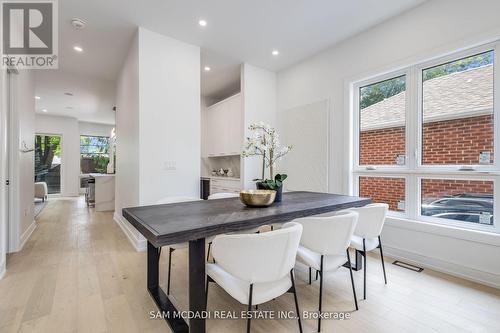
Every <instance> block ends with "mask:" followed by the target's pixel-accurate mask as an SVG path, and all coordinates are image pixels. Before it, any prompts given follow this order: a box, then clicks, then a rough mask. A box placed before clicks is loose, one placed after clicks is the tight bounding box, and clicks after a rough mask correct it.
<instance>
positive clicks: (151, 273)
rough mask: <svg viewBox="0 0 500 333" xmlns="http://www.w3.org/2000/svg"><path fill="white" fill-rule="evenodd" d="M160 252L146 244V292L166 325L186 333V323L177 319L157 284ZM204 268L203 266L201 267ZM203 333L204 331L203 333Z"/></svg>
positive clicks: (187, 328) (176, 331)
mask: <svg viewBox="0 0 500 333" xmlns="http://www.w3.org/2000/svg"><path fill="white" fill-rule="evenodd" d="M203 257H205V254H203ZM159 259H160V250H159V249H158V248H156V247H154V246H153V244H151V243H150V242H148V272H147V274H148V277H147V281H148V291H149V293H150V294H151V297H153V299H154V301H155V303H156V305H157V306H158V309H159V310H160V311H161V312H162V314H163V315H164V318H165V320H166V321H167V323H168V325H169V326H170V328H171V329H172V331H173V332H175V333H188V332H189V327H188V325H187V323H186V321H185V320H184V319H182V318H180V317H179V315H178V311H177V309H176V308H175V306H174V305H173V304H172V302H171V301H170V299H169V298H168V296H167V295H166V294H165V292H164V291H163V290H162V289H161V287H160V285H159V283H158V277H159V272H160V271H159ZM203 268H205V266H203ZM203 332H204V331H203Z"/></svg>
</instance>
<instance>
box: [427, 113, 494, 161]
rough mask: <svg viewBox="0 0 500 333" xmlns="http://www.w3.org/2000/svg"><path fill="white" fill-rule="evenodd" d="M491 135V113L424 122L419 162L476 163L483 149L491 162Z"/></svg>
mask: <svg viewBox="0 0 500 333" xmlns="http://www.w3.org/2000/svg"><path fill="white" fill-rule="evenodd" d="M493 136H494V134H493V116H492V115H487V116H481V117H470V118H462V119H453V120H446V121H438V122H434V123H428V124H425V125H424V129H423V144H424V151H423V156H422V157H423V159H422V161H423V164H478V163H479V154H480V153H481V152H483V151H489V152H490V153H491V160H490V161H491V162H493Z"/></svg>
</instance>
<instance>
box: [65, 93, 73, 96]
mask: <svg viewBox="0 0 500 333" xmlns="http://www.w3.org/2000/svg"><path fill="white" fill-rule="evenodd" d="M64 95H66V96H73V93H71V92H65V93H64Z"/></svg>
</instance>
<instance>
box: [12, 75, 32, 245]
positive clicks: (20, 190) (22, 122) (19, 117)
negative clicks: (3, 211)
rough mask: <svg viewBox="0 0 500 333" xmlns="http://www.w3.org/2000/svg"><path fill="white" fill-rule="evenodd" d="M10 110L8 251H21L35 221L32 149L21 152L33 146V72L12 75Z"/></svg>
mask: <svg viewBox="0 0 500 333" xmlns="http://www.w3.org/2000/svg"><path fill="white" fill-rule="evenodd" d="M11 80H12V84H11V87H12V92H11V96H12V112H11V114H10V125H11V149H10V155H11V157H10V165H9V168H10V170H9V178H10V181H11V185H10V191H11V192H10V193H11V197H10V219H11V221H10V224H9V233H10V243H9V252H16V251H20V250H21V249H22V247H23V245H24V243H25V242H26V241H27V240H28V238H29V236H30V235H31V233H32V232H33V230H34V229H35V222H34V185H33V184H34V180H33V179H34V173H35V170H34V153H33V152H32V151H31V152H22V151H21V149H23V148H24V144H25V145H26V147H27V148H29V149H32V148H33V146H34V142H35V138H34V119H35V99H34V96H35V86H34V79H33V73H32V72H30V71H24V70H23V71H20V72H19V74H14V75H11Z"/></svg>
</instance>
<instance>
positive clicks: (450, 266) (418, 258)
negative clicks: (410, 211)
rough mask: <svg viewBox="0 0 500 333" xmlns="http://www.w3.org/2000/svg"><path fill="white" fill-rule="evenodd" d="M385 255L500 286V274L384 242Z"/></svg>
mask: <svg viewBox="0 0 500 333" xmlns="http://www.w3.org/2000/svg"><path fill="white" fill-rule="evenodd" d="M385 255H387V256H390V257H393V258H395V259H400V260H404V261H405V262H408V263H410V264H414V265H417V266H422V267H424V268H429V269H432V270H435V271H438V272H442V273H446V274H449V275H453V276H456V277H459V278H463V279H466V280H470V281H473V282H477V283H480V284H484V285H487V286H490V287H493V288H500V275H498V274H492V273H489V272H484V271H480V270H477V269H474V268H470V267H466V266H462V265H458V264H455V263H452V262H448V261H444V260H441V259H436V258H431V257H427V256H424V255H421V254H418V253H413V252H409V251H406V250H403V249H399V248H395V247H391V246H389V245H386V244H384V256H385Z"/></svg>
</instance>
